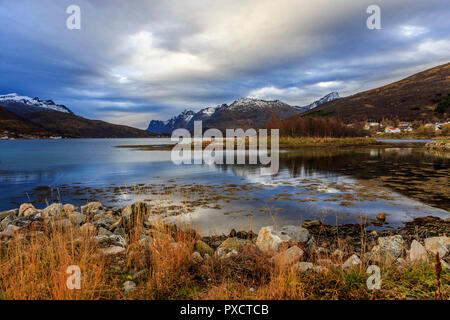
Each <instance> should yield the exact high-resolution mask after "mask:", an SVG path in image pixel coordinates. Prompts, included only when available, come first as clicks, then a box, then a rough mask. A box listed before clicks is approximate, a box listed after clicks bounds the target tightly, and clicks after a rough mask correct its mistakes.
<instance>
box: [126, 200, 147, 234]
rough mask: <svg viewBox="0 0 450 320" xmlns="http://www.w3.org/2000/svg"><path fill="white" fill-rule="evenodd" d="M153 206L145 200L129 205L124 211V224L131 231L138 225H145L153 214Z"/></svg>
mask: <svg viewBox="0 0 450 320" xmlns="http://www.w3.org/2000/svg"><path fill="white" fill-rule="evenodd" d="M151 209H152V208H151V206H150V205H148V204H147V203H145V202H136V203H133V204H131V205H128V206H126V207H125V209H123V211H122V219H123V220H122V224H123V226H124V227H125V229H127V230H128V231H130V230H131V229H133V228H134V227H136V226H138V225H143V224H144V221H147V219H148V217H149V215H150V214H151V212H152V210H151Z"/></svg>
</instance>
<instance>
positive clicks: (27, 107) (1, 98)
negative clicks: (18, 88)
mask: <svg viewBox="0 0 450 320" xmlns="http://www.w3.org/2000/svg"><path fill="white" fill-rule="evenodd" d="M0 105H1V106H3V107H5V108H6V109H8V110H9V111H11V112H13V113H15V114H18V115H22V114H26V113H31V112H37V111H58V112H63V113H70V114H73V112H72V111H71V110H70V109H69V108H67V107H66V106H63V105H60V104H56V103H54V102H53V101H52V100H41V99H39V98H31V97H27V96H21V95H18V94H17V93H10V94H5V95H0Z"/></svg>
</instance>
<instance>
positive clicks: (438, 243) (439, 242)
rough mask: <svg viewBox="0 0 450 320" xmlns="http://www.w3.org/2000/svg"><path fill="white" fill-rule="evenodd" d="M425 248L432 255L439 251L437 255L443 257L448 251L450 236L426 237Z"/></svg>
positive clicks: (449, 248)
mask: <svg viewBox="0 0 450 320" xmlns="http://www.w3.org/2000/svg"><path fill="white" fill-rule="evenodd" d="M425 249H426V250H427V251H428V252H430V253H432V254H433V255H436V253H439V257H440V258H444V257H445V256H446V255H447V254H448V253H449V251H450V238H449V237H446V236H443V237H432V238H427V239H425Z"/></svg>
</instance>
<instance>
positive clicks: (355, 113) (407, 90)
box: [305, 63, 450, 123]
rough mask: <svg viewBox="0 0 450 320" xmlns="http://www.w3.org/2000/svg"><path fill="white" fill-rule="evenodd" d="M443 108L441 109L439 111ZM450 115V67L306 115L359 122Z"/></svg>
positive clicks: (439, 67) (437, 69)
mask: <svg viewBox="0 0 450 320" xmlns="http://www.w3.org/2000/svg"><path fill="white" fill-rule="evenodd" d="M438 106H439V107H438ZM449 114H450V63H446V64H443V65H440V66H437V67H434V68H431V69H429V70H426V71H423V72H419V73H416V74H414V75H412V76H410V77H407V78H405V79H403V80H400V81H397V82H394V83H391V84H389V85H386V86H383V87H380V88H376V89H373V90H368V91H364V92H361V93H358V94H355V95H352V96H349V97H344V98H341V99H338V100H333V101H331V102H327V103H324V104H322V105H321V106H318V107H317V108H315V109H314V110H311V111H308V112H306V113H305V115H309V116H319V117H333V118H337V119H339V120H342V121H344V122H346V123H352V122H357V121H367V120H369V121H381V120H383V119H398V120H401V121H414V120H423V121H439V120H442V119H448V118H449Z"/></svg>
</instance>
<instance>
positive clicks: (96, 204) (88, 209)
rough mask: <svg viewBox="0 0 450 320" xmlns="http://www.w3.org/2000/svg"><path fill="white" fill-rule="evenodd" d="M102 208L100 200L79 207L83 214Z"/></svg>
mask: <svg viewBox="0 0 450 320" xmlns="http://www.w3.org/2000/svg"><path fill="white" fill-rule="evenodd" d="M101 208H103V205H102V203H101V202H89V203H88V204H87V205H85V206H82V207H81V213H82V214H84V215H87V216H89V215H91V213H92V212H94V211H97V210H100V209H101Z"/></svg>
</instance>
